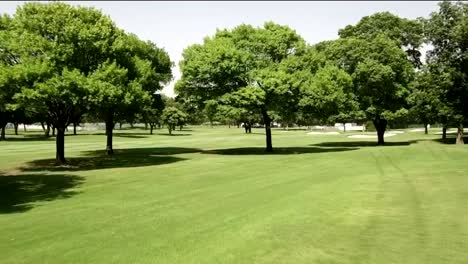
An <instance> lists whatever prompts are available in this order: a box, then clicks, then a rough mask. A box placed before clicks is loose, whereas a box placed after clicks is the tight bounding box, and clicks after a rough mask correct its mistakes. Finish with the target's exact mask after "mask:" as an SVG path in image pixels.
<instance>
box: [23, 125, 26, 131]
mask: <svg viewBox="0 0 468 264" xmlns="http://www.w3.org/2000/svg"><path fill="white" fill-rule="evenodd" d="M23 130H24V132H26V124H23Z"/></svg>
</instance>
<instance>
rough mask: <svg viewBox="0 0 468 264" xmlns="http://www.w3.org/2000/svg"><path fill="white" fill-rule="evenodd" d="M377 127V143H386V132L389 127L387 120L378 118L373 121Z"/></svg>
mask: <svg viewBox="0 0 468 264" xmlns="http://www.w3.org/2000/svg"><path fill="white" fill-rule="evenodd" d="M373 123H374V126H375V129H376V130H377V145H384V144H385V140H384V134H385V129H387V120H385V119H380V118H377V119H375V120H374V121H373Z"/></svg>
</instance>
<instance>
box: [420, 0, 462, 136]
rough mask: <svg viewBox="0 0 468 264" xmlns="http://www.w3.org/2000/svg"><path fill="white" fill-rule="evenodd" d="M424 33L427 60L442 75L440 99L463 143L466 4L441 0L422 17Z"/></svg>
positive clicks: (432, 68) (435, 71)
mask: <svg viewBox="0 0 468 264" xmlns="http://www.w3.org/2000/svg"><path fill="white" fill-rule="evenodd" d="M424 33H425V36H426V38H427V41H428V43H429V44H431V46H432V47H433V48H432V49H431V50H430V51H429V52H428V63H429V64H431V65H433V66H432V67H431V71H432V72H433V74H435V75H441V74H443V75H445V77H446V81H445V82H444V83H446V84H447V83H451V85H449V86H442V87H440V88H441V89H443V93H440V94H443V96H442V97H441V101H442V103H443V105H444V106H445V111H446V112H449V113H451V114H450V118H451V119H452V121H453V122H454V123H456V125H457V127H458V133H457V140H456V143H457V144H464V141H463V123H464V122H465V119H466V116H467V114H468V104H467V103H466V102H467V101H468V4H466V3H463V2H454V3H452V2H449V1H443V2H441V3H440V4H439V10H438V11H437V12H433V13H432V14H431V15H430V17H429V19H427V20H425V23H424Z"/></svg>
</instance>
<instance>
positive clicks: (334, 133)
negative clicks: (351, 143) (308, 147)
mask: <svg viewBox="0 0 468 264" xmlns="http://www.w3.org/2000/svg"><path fill="white" fill-rule="evenodd" d="M339 134H340V133H339V132H336V131H332V132H309V133H307V135H339Z"/></svg>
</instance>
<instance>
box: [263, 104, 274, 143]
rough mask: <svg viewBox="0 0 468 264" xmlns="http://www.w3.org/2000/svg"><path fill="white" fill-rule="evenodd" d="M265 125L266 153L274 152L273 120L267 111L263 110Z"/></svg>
mask: <svg viewBox="0 0 468 264" xmlns="http://www.w3.org/2000/svg"><path fill="white" fill-rule="evenodd" d="M262 116H263V123H264V124H265V135H266V151H267V152H273V144H272V142H271V118H270V117H269V116H268V113H267V111H266V110H265V109H262Z"/></svg>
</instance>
